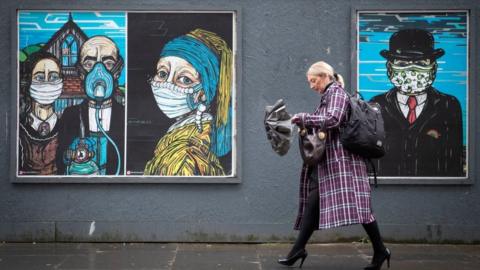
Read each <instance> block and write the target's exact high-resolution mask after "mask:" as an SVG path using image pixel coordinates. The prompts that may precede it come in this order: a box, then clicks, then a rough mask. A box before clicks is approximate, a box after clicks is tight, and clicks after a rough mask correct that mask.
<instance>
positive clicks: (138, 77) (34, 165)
mask: <svg viewBox="0 0 480 270" xmlns="http://www.w3.org/2000/svg"><path fill="white" fill-rule="evenodd" d="M17 15H18V16H17V20H18V86H17V89H18V95H17V97H18V104H17V119H18V123H17V166H16V168H17V177H19V178H21V177H39V178H41V177H45V176H48V177H52V176H57V177H67V178H68V177H85V176H88V177H98V176H118V177H120V176H131V177H132V176H133V177H134V176H142V178H144V177H162V176H168V177H174V176H181V177H229V176H230V177H232V176H234V174H235V171H234V169H235V166H234V162H235V157H234V156H233V154H232V153H233V152H234V151H233V148H234V146H235V143H234V136H233V133H234V132H235V125H234V119H235V118H234V112H235V108H234V104H235V102H234V98H235V69H234V52H235V44H234V34H235V32H234V26H235V25H234V13H233V12H216V13H212V12H200V13H195V12H184V13H181V12H148V13H147V12H134V13H132V12H118V11H52V12H50V11H32V10H29V11H27V10H25V11H21V10H20V11H18V13H17Z"/></svg>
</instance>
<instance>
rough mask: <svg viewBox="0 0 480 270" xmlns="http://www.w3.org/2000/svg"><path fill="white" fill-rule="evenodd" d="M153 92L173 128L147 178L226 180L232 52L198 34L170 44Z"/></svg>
mask: <svg viewBox="0 0 480 270" xmlns="http://www.w3.org/2000/svg"><path fill="white" fill-rule="evenodd" d="M150 84H151V88H152V92H153V96H154V98H155V101H156V102H157V105H158V107H159V108H160V110H161V111H162V112H163V113H164V114H165V115H166V116H167V117H169V118H172V119H175V120H176V122H175V123H174V124H173V125H172V126H171V127H170V128H169V129H168V131H167V133H166V134H165V135H164V136H163V137H162V138H160V140H159V141H158V143H157V146H156V148H155V151H154V156H153V157H152V159H151V160H149V161H148V162H147V164H146V166H145V171H144V173H145V175H181V176H195V175H202V176H204V175H212V176H215V175H225V171H224V169H223V167H222V165H221V163H220V161H219V159H218V157H221V156H224V155H226V154H228V153H229V152H230V151H231V133H232V129H231V124H232V123H231V122H232V120H231V114H232V111H231V110H232V107H231V91H232V90H231V87H232V52H231V50H230V48H228V46H227V44H226V42H225V41H224V40H223V39H222V38H220V37H219V36H217V35H216V34H214V33H212V32H209V31H205V30H202V29H196V30H194V31H192V32H190V33H188V34H187V35H184V36H180V37H178V38H176V39H173V40H171V41H170V42H168V43H167V44H166V45H165V47H164V48H163V49H162V52H161V54H160V59H159V60H158V62H157V66H156V74H155V76H154V77H153V78H152V80H151V82H150Z"/></svg>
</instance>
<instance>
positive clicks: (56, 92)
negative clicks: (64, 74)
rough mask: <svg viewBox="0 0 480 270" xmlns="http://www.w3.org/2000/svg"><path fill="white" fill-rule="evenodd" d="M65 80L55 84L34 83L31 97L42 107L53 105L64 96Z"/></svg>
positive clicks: (59, 80) (54, 82)
mask: <svg viewBox="0 0 480 270" xmlns="http://www.w3.org/2000/svg"><path fill="white" fill-rule="evenodd" d="M62 89H63V80H62V79H58V80H56V81H53V82H41V83H40V82H32V84H31V85H30V96H31V97H32V98H33V99H34V100H35V101H36V102H38V103H40V104H42V105H47V104H52V103H53V102H55V100H56V99H57V98H59V97H60V95H61V94H62Z"/></svg>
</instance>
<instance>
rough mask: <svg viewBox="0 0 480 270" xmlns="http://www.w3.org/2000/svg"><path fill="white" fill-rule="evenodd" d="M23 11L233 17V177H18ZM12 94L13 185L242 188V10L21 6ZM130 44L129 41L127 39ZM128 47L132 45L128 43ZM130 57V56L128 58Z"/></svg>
mask: <svg viewBox="0 0 480 270" xmlns="http://www.w3.org/2000/svg"><path fill="white" fill-rule="evenodd" d="M19 10H46V11H47V10H48V11H63V10H67V11H70V10H71V11H96V10H99V11H117V12H118V11H120V12H122V11H125V12H127V13H128V12H132V13H133V12H135V13H138V12H146V13H155V12H179V13H181V12H185V13H195V12H212V13H215V12H219V13H221V12H228V13H230V12H231V13H232V14H233V34H232V37H233V42H232V51H233V54H234V63H235V64H234V65H235V72H234V89H235V92H234V96H233V97H232V102H233V104H232V105H233V106H234V109H233V111H234V119H235V120H234V123H233V124H234V129H233V134H232V137H233V140H234V142H233V147H232V163H233V167H232V169H233V176H194V177H177V176H132V175H122V176H94V177H81V176H79V177H66V176H65V177H63V176H57V175H56V176H20V177H19V176H17V161H18V158H17V154H18V153H17V144H18V142H17V139H18V134H17V132H18V111H17V110H18V108H17V107H18V106H17V104H18V89H17V88H18V23H17V12H18V11H19ZM10 14H11V16H12V17H11V20H10V21H11V24H12V25H11V37H12V42H11V44H12V45H11V46H12V47H11V55H12V58H11V60H12V61H11V77H10V78H11V82H10V85H11V89H12V90H11V91H15V92H14V94H12V95H11V102H10V104H11V105H10V108H9V111H8V112H9V113H10V114H11V115H10V117H9V116H8V114H7V115H6V118H7V119H8V118H10V119H9V120H6V121H7V122H6V130H8V129H10V130H9V131H8V132H7V133H8V134H9V135H10V136H9V138H8V139H7V141H8V142H9V143H10V151H9V159H10V166H9V168H10V171H9V173H8V175H9V178H10V181H11V182H12V183H169V184H186V183H189V184H238V183H241V182H242V152H241V151H239V149H241V142H242V129H241V119H242V102H241V101H242V98H241V95H240V93H241V91H240V90H241V89H242V77H243V76H242V47H241V46H242V11H241V8H240V7H239V6H232V5H222V6H210V5H204V4H202V6H199V7H192V5H191V4H186V3H183V4H180V3H179V4H168V5H161V4H160V5H157V6H156V7H155V10H152V9H151V5H147V4H146V3H143V4H142V3H139V4H135V5H133V4H115V8H113V9H112V7H111V6H109V5H108V4H105V3H101V4H100V3H99V4H98V5H95V6H93V7H91V8H88V9H85V8H84V6H82V5H81V4H77V3H75V4H74V3H71V4H68V5H67V4H65V3H63V2H62V3H61V4H59V3H55V2H54V1H52V2H50V3H48V4H29V5H20V4H19V5H18V6H16V7H14V8H12V10H11V12H10ZM127 27H128V24H127ZM127 40H128V39H127ZM127 46H128V43H127ZM127 57H128V56H127Z"/></svg>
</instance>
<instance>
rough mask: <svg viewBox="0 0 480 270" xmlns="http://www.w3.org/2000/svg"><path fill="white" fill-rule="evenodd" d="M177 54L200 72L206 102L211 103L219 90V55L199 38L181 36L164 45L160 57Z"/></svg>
mask: <svg viewBox="0 0 480 270" xmlns="http://www.w3.org/2000/svg"><path fill="white" fill-rule="evenodd" d="M166 56H176V57H180V58H183V59H185V60H186V61H187V62H189V63H190V64H191V65H192V66H193V67H194V68H195V69H196V70H197V71H198V73H199V74H200V78H201V79H202V88H203V91H205V96H206V99H207V100H206V103H207V104H210V102H212V100H213V98H214V97H215V93H216V91H217V84H218V77H219V73H220V68H219V66H220V65H219V63H218V58H217V55H216V54H215V53H214V52H212V50H211V49H210V48H209V47H208V46H207V45H205V44H203V43H202V42H200V41H199V40H197V39H195V38H192V37H189V36H181V37H178V38H176V39H174V40H172V41H170V42H168V43H167V44H166V45H165V47H163V50H162V53H161V54H160V57H166Z"/></svg>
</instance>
